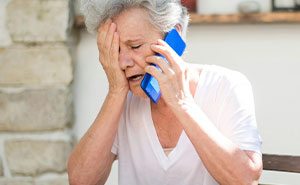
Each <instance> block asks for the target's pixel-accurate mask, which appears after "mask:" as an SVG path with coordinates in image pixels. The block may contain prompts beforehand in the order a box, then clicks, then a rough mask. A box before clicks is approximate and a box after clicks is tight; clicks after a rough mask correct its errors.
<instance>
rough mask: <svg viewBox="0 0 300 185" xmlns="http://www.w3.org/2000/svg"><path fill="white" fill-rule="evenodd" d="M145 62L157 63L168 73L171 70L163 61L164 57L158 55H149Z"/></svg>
mask: <svg viewBox="0 0 300 185" xmlns="http://www.w3.org/2000/svg"><path fill="white" fill-rule="evenodd" d="M146 62H147V63H149V64H155V65H157V66H158V67H159V68H160V69H161V70H162V72H163V73H166V74H168V73H170V72H171V67H170V65H169V64H168V63H167V62H166V61H165V59H164V58H162V57H160V56H150V57H147V58H146Z"/></svg>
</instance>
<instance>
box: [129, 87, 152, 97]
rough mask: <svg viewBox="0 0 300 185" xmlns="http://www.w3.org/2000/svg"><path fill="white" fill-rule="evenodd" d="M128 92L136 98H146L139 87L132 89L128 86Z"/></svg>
mask: <svg viewBox="0 0 300 185" xmlns="http://www.w3.org/2000/svg"><path fill="white" fill-rule="evenodd" d="M130 91H131V92H132V93H133V94H134V95H135V96H137V97H140V98H148V96H147V95H146V93H145V92H144V91H143V89H142V88H141V87H140V86H134V87H131V86H130Z"/></svg>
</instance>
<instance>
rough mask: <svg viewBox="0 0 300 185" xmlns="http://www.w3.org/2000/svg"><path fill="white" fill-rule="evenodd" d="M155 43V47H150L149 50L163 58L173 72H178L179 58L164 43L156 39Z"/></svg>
mask: <svg viewBox="0 0 300 185" xmlns="http://www.w3.org/2000/svg"><path fill="white" fill-rule="evenodd" d="M157 43H158V44H157V45H152V46H151V48H152V49H153V50H154V51H155V52H157V53H160V54H161V55H163V56H165V57H166V59H167V60H168V62H169V63H170V66H172V67H173V68H174V70H175V71H178V70H180V65H181V64H180V61H181V58H180V56H179V55H178V54H177V53H176V52H175V51H174V50H173V49H172V48H171V47H170V46H169V45H168V44H167V43H166V42H165V41H163V40H161V39H158V41H157Z"/></svg>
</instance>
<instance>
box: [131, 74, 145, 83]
mask: <svg viewBox="0 0 300 185" xmlns="http://www.w3.org/2000/svg"><path fill="white" fill-rule="evenodd" d="M143 77H144V74H137V75H132V76H130V77H127V79H128V81H129V82H137V81H139V80H141V79H142V78H143Z"/></svg>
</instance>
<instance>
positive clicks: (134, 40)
mask: <svg viewBox="0 0 300 185" xmlns="http://www.w3.org/2000/svg"><path fill="white" fill-rule="evenodd" d="M141 40H142V39H133V40H127V41H126V42H125V43H126V44H132V43H135V42H138V41H141Z"/></svg>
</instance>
